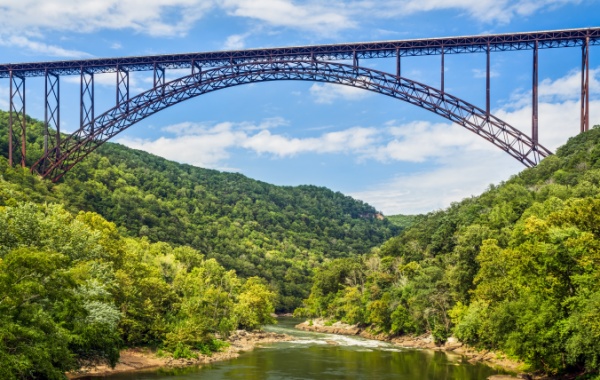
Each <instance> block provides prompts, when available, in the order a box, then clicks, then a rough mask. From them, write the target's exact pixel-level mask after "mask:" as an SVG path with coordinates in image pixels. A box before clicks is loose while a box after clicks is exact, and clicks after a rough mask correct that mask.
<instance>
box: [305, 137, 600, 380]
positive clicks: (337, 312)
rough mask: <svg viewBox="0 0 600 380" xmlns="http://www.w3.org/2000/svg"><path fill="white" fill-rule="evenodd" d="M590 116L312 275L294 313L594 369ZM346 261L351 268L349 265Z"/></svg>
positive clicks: (595, 142) (598, 316) (593, 143)
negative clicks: (477, 187)
mask: <svg viewBox="0 0 600 380" xmlns="http://www.w3.org/2000/svg"><path fill="white" fill-rule="evenodd" d="M599 186H600V126H596V127H595V128H594V129H592V130H591V131H589V132H587V133H584V134H581V135H578V136H576V137H574V138H572V139H570V140H569V142H568V143H567V144H566V145H565V146H563V147H561V148H560V149H559V150H558V151H557V154H556V155H554V156H550V157H548V158H546V159H544V160H543V161H542V162H541V163H540V165H538V166H537V167H535V168H532V169H527V170H525V171H523V172H521V173H520V174H518V175H516V176H514V177H512V178H511V179H510V180H508V181H507V182H506V183H503V184H501V185H499V186H490V187H489V189H488V190H487V191H486V192H484V193H483V194H482V195H480V196H479V197H473V198H468V199H464V200H463V201H461V202H459V203H454V204H452V205H451V206H450V207H449V208H448V209H447V210H444V211H437V212H433V213H429V214H427V215H424V216H420V217H417V218H415V219H414V224H412V226H410V227H408V228H407V229H406V230H404V231H403V232H402V233H401V234H400V235H399V236H397V237H394V238H392V239H390V240H388V241H387V242H385V243H384V244H383V245H382V246H381V247H380V248H379V249H374V250H373V252H372V254H371V255H369V256H366V257H362V258H360V259H358V260H354V261H350V260H349V259H342V260H339V261H332V262H331V263H330V264H329V265H326V266H323V267H322V268H321V269H319V270H318V271H317V273H316V275H315V281H314V284H313V288H312V290H311V294H310V296H309V297H308V298H307V299H306V300H305V301H304V305H303V307H302V308H299V309H297V313H298V314H301V315H306V316H311V317H312V316H324V317H329V318H333V319H341V320H343V321H346V322H348V323H358V324H361V325H363V326H369V327H370V328H371V329H372V330H375V331H379V332H387V333H389V334H406V333H422V332H425V331H427V332H430V333H431V334H432V335H433V338H434V339H435V340H436V342H443V341H445V340H446V338H447V337H448V336H449V335H450V334H454V335H455V336H457V337H458V338H459V339H461V340H462V341H464V342H467V343H469V344H473V345H477V346H481V347H484V348H487V349H497V350H502V351H504V352H506V353H507V354H509V355H511V356H513V357H517V358H519V359H521V360H524V361H525V362H527V363H529V364H530V365H531V366H532V367H533V368H534V369H541V370H543V371H545V372H548V373H562V372H569V371H576V372H588V373H590V374H594V373H595V374H596V375H597V374H598V371H599V370H600V361H599V359H600V343H599V342H600V313H599V312H600V309H599V305H600V304H599V301H598V300H600V265H599V264H600V219H599V217H598V215H600V188H599ZM349 268H352V269H351V270H350V269H349Z"/></svg>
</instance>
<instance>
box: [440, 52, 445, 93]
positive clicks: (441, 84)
mask: <svg viewBox="0 0 600 380" xmlns="http://www.w3.org/2000/svg"><path fill="white" fill-rule="evenodd" d="M441 51H442V75H441V78H440V87H441V88H440V89H441V90H442V95H444V46H442V50H441Z"/></svg>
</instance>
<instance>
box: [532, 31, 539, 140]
mask: <svg viewBox="0 0 600 380" xmlns="http://www.w3.org/2000/svg"><path fill="white" fill-rule="evenodd" d="M532 79H533V80H532V82H533V83H532V90H531V140H532V141H533V143H534V147H536V146H537V145H538V42H537V41H535V42H534V48H533V75H532Z"/></svg>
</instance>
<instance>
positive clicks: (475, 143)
mask: <svg viewBox="0 0 600 380" xmlns="http://www.w3.org/2000/svg"><path fill="white" fill-rule="evenodd" d="M387 128H388V133H389V134H390V135H391V136H393V139H392V140H390V141H388V142H387V144H385V145H380V146H378V147H375V148H374V149H373V150H372V151H371V152H370V153H369V157H371V158H374V159H376V160H378V161H382V162H389V161H405V162H424V161H427V160H431V159H437V158H442V157H448V156H454V155H456V154H459V153H462V152H464V151H470V150H490V149H494V148H493V147H491V146H490V145H489V144H487V143H486V142H485V141H484V140H483V139H481V137H479V136H477V135H475V134H473V133H468V132H467V131H465V130H464V129H463V128H462V127H460V126H458V125H452V124H450V123H430V122H426V121H415V122H411V123H407V124H404V125H395V123H388V126H387Z"/></svg>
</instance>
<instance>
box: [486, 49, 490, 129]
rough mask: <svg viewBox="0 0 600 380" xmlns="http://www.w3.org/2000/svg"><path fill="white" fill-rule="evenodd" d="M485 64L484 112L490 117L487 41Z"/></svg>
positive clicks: (488, 50) (488, 52)
mask: <svg viewBox="0 0 600 380" xmlns="http://www.w3.org/2000/svg"><path fill="white" fill-rule="evenodd" d="M485 53H486V59H487V60H486V65H485V67H486V68H485V113H486V115H487V118H488V120H489V118H490V95H491V94H490V43H489V41H488V43H487V50H486V51H485Z"/></svg>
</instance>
